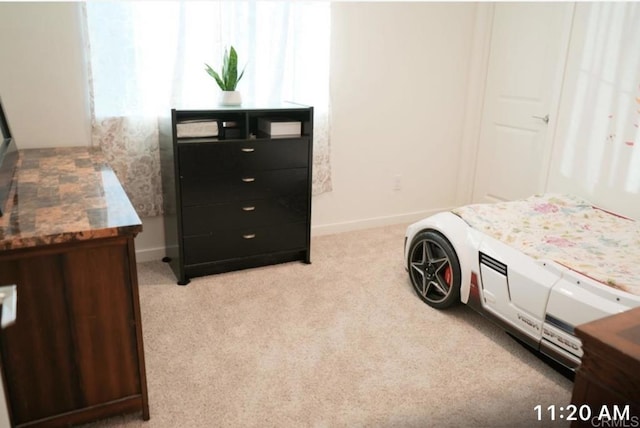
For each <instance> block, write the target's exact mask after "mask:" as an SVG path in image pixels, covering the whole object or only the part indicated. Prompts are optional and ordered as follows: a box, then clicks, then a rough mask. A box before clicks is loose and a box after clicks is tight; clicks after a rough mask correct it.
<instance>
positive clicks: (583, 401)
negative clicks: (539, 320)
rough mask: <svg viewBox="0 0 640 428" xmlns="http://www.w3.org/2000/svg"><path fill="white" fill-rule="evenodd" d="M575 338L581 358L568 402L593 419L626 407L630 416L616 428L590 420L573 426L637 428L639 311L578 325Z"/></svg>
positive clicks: (639, 404) (639, 401) (639, 413)
mask: <svg viewBox="0 0 640 428" xmlns="http://www.w3.org/2000/svg"><path fill="white" fill-rule="evenodd" d="M576 336H578V337H579V338H580V339H581V340H582V349H583V351H584V355H583V356H582V363H581V365H580V367H579V368H578V370H577V372H576V377H575V383H574V386H573V395H572V397H571V403H572V404H574V405H576V406H577V407H578V408H580V406H588V407H589V410H590V411H591V415H592V416H593V417H596V416H597V415H598V414H600V412H601V411H603V412H605V414H606V413H610V414H612V415H613V414H615V411H616V408H615V407H616V406H617V409H618V410H619V411H621V412H622V411H624V408H625V407H626V406H628V411H629V412H628V416H629V417H628V418H626V420H619V421H617V425H613V423H614V422H610V423H609V424H608V425H607V424H605V422H604V421H599V420H594V419H591V420H584V421H575V422H574V423H573V424H572V426H602V427H604V426H629V427H631V426H633V427H637V426H640V308H635V309H632V310H629V311H626V312H623V313H621V314H617V315H612V316H609V317H606V318H602V319H599V320H596V321H593V322H590V323H587V324H583V325H580V326H578V327H577V328H576ZM585 410H586V409H585Z"/></svg>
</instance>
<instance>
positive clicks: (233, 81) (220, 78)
mask: <svg viewBox="0 0 640 428" xmlns="http://www.w3.org/2000/svg"><path fill="white" fill-rule="evenodd" d="M205 66H206V68H205V70H206V71H207V73H209V75H210V76H211V77H213V78H214V79H215V80H216V82H217V83H218V86H220V89H222V90H223V91H235V90H236V86H237V85H238V82H239V81H240V79H242V76H244V69H242V72H241V73H240V75H238V54H237V53H236V50H235V49H234V48H233V46H231V49H229V50H227V48H225V50H224V56H223V57H222V72H221V73H220V74H218V73H217V72H216V71H215V70H214V69H213V68H211V66H210V65H209V64H206V63H205ZM245 68H246V66H245Z"/></svg>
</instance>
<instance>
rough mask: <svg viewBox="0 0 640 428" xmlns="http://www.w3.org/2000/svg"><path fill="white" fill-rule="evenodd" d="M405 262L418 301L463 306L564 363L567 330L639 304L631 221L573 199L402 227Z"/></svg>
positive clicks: (639, 248) (570, 340)
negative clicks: (459, 303) (464, 304)
mask: <svg viewBox="0 0 640 428" xmlns="http://www.w3.org/2000/svg"><path fill="white" fill-rule="evenodd" d="M405 260H406V268H407V270H408V271H409V277H410V279H411V282H412V284H413V286H414V288H415V290H416V292H417V294H418V296H419V297H420V298H421V299H422V300H423V301H424V302H425V303H427V304H429V305H430V306H433V307H436V308H446V307H449V306H451V305H452V304H454V303H456V302H459V301H461V302H463V303H466V304H467V305H469V306H472V307H473V308H474V309H476V310H478V311H479V312H481V313H483V314H484V315H486V316H488V317H489V318H491V319H493V320H494V321H496V322H497V323H499V324H500V325H502V326H503V327H504V328H505V329H506V330H507V331H509V332H510V333H512V334H514V335H515V336H517V337H518V338H519V339H521V340H522V341H524V342H525V343H527V344H529V345H530V346H532V347H534V348H535V349H538V350H540V351H541V352H543V353H545V354H547V355H549V356H550V357H552V358H554V359H555V360H557V361H559V362H561V363H562V364H564V365H566V366H568V367H570V368H576V367H577V366H578V365H579V364H580V358H581V356H582V348H581V343H580V340H579V339H578V338H576V337H575V335H574V327H575V326H577V325H579V324H583V323H586V322H589V321H593V320H595V319H598V318H602V317H605V316H608V315H612V314H616V313H619V312H623V311H626V310H628V309H631V308H633V307H637V306H640V226H639V225H638V222H636V221H634V220H632V219H629V218H626V217H623V216H620V215H617V214H614V213H611V212H608V211H605V210H602V209H600V208H597V207H594V206H593V205H591V204H590V203H588V202H587V201H584V200H582V199H580V198H577V197H573V196H566V195H541V196H533V197H531V198H528V199H524V200H518V201H512V202H501V203H495V204H475V205H467V206H463V207H460V208H457V209H454V210H452V211H450V212H443V213H439V214H436V215H434V216H431V217H428V218H426V219H424V220H421V221H419V222H417V223H414V224H412V225H411V226H409V227H408V228H407V233H406V237H405Z"/></svg>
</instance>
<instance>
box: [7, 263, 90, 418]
mask: <svg viewBox="0 0 640 428" xmlns="http://www.w3.org/2000/svg"><path fill="white" fill-rule="evenodd" d="M0 283H3V284H17V290H18V305H17V317H16V323H15V324H14V325H12V326H9V327H7V328H6V329H4V330H3V331H2V346H1V349H2V360H3V366H4V367H3V368H4V374H5V381H6V383H7V390H8V394H9V396H8V397H7V402H8V404H9V408H10V411H11V414H12V417H13V423H14V424H16V425H17V424H20V423H24V422H27V421H30V420H36V419H40V418H44V417H47V416H49V415H52V414H56V413H60V412H64V411H71V410H73V409H76V408H78V407H79V406H80V405H81V402H82V398H81V396H80V390H79V388H78V386H79V383H78V376H77V370H76V369H75V361H74V360H75V358H74V352H73V349H74V344H73V337H72V333H71V331H70V330H69V323H70V319H69V315H68V312H67V310H66V308H67V301H66V297H65V290H64V274H63V271H62V258H61V256H60V255H57V254H54V255H45V256H40V257H36V258H20V259H12V260H6V261H5V260H2V261H0Z"/></svg>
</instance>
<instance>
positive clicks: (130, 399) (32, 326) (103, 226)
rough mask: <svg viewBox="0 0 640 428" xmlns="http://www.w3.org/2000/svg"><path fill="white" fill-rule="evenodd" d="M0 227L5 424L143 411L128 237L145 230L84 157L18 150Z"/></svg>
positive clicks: (108, 179)
mask: <svg viewBox="0 0 640 428" xmlns="http://www.w3.org/2000/svg"><path fill="white" fill-rule="evenodd" d="M14 180H15V181H14V185H13V186H12V190H11V193H10V199H9V203H8V204H7V210H6V213H5V214H4V215H3V216H2V217H0V284H16V285H17V294H18V305H17V319H16V323H15V324H14V325H12V326H9V327H7V328H6V329H4V330H2V331H1V332H0V353H1V357H2V376H3V379H4V382H5V384H6V390H7V393H8V397H7V401H8V407H9V413H10V417H11V423H12V425H14V426H19V427H20V426H66V425H69V424H76V423H82V422H88V421H92V420H95V419H98V418H103V417H106V416H110V415H115V414H121V413H128V412H141V414H142V418H143V419H145V420H147V419H149V405H148V398H147V385H146V376H145V364H144V349H143V343H142V323H141V319H140V305H139V300H138V279H137V272H136V260H135V252H134V241H133V239H134V237H135V236H136V234H137V233H138V232H140V231H141V230H142V225H141V222H140V219H139V218H138V216H137V214H136V212H135V211H134V209H133V207H132V205H131V203H130V201H129V199H128V198H127V196H126V194H125V193H124V191H123V189H122V187H121V185H120V183H119V182H118V179H117V178H116V176H115V174H114V173H113V171H112V170H111V169H110V168H109V167H108V165H107V164H106V162H105V161H104V159H103V157H102V155H101V153H100V152H99V151H98V150H96V149H92V148H87V147H81V148H57V149H32V150H23V151H20V152H19V161H18V166H17V169H16V174H15V175H14Z"/></svg>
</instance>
